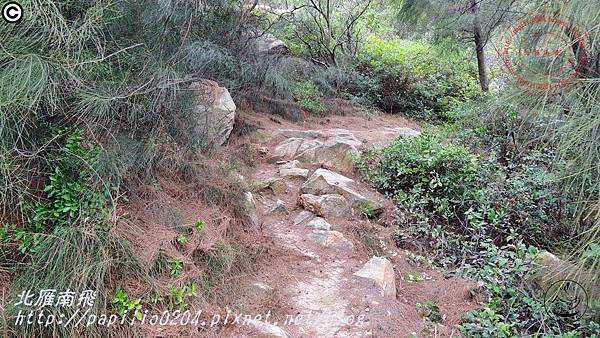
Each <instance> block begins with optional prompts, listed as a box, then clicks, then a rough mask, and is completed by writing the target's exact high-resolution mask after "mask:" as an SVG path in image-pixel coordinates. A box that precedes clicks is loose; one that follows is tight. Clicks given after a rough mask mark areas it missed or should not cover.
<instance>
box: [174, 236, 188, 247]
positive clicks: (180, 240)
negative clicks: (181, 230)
mask: <svg viewBox="0 0 600 338" xmlns="http://www.w3.org/2000/svg"><path fill="white" fill-rule="evenodd" d="M176 241H177V243H178V244H179V245H185V243H187V237H185V235H184V234H179V235H177V238H176Z"/></svg>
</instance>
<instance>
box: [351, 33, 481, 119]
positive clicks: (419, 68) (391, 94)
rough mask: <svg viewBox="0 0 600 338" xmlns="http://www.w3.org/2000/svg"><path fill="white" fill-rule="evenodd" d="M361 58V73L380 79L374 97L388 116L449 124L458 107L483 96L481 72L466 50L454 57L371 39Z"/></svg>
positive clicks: (423, 45)
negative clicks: (449, 115)
mask: <svg viewBox="0 0 600 338" xmlns="http://www.w3.org/2000/svg"><path fill="white" fill-rule="evenodd" d="M359 58H360V61H361V66H360V70H361V72H362V73H363V74H364V75H366V76H368V77H371V78H376V79H378V86H377V87H374V88H373V90H374V93H373V96H374V97H375V102H376V104H377V106H378V107H379V108H380V109H382V110H383V111H387V112H402V113H405V114H407V115H409V116H414V117H419V118H426V119H445V118H447V116H446V115H445V112H446V111H447V110H449V109H450V107H452V106H453V105H454V104H456V103H457V102H463V101H466V100H469V99H472V98H475V97H476V96H477V95H479V93H480V91H479V88H478V85H477V73H476V68H475V67H474V65H473V64H472V63H471V62H469V61H468V59H467V57H466V54H465V51H463V52H460V53H456V52H453V53H449V52H445V51H444V50H443V49H442V48H438V47H436V46H435V45H431V44H428V43H425V42H421V41H408V40H402V39H399V38H393V39H382V38H380V37H377V36H375V35H371V36H369V37H368V39H367V41H366V42H365V45H364V50H363V51H362V53H361V54H360V56H359Z"/></svg>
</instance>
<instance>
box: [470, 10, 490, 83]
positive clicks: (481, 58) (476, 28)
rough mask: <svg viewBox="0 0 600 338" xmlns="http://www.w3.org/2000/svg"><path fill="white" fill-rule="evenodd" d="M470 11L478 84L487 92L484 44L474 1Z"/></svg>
mask: <svg viewBox="0 0 600 338" xmlns="http://www.w3.org/2000/svg"><path fill="white" fill-rule="evenodd" d="M471 11H472V12H473V38H474V39H475V52H476V53H477V68H478V69H479V84H480V85H481V90H483V91H484V92H487V91H488V90H489V84H488V79H487V73H486V68H485V53H484V51H483V48H484V47H485V43H484V41H483V37H482V36H481V23H480V22H479V9H478V5H477V2H476V1H475V0H474V1H473V2H472V4H471Z"/></svg>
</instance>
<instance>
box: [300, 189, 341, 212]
mask: <svg viewBox="0 0 600 338" xmlns="http://www.w3.org/2000/svg"><path fill="white" fill-rule="evenodd" d="M298 203H299V204H300V205H302V206H303V207H304V209H306V210H308V211H310V212H312V213H314V214H315V215H319V216H323V217H344V216H347V215H348V212H349V211H350V206H349V205H348V201H346V198H345V197H344V196H342V195H338V194H326V195H321V196H317V195H312V194H302V195H300V197H299V198H298Z"/></svg>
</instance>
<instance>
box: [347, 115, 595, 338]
mask: <svg viewBox="0 0 600 338" xmlns="http://www.w3.org/2000/svg"><path fill="white" fill-rule="evenodd" d="M459 115H460V114H459ZM507 118H510V116H508V117H507ZM499 120H502V119H497V121H499ZM466 121H473V119H472V118H471V119H468V118H467V119H466ZM507 121H508V122H507ZM499 123H500V122H499ZM502 123H513V122H511V120H510V119H508V120H504V122H502ZM467 125H468V126H469V127H470V128H468V127H466V126H467ZM496 127H497V125H494V124H486V125H484V124H480V125H476V126H473V125H472V124H471V125H469V123H468V122H467V123H465V124H463V125H458V126H456V127H453V126H445V127H439V128H438V129H437V130H436V129H433V128H430V129H428V130H425V131H424V132H423V133H422V134H421V135H420V136H416V137H401V138H399V139H397V140H396V141H395V142H394V143H392V144H391V145H389V146H386V147H384V148H382V149H378V150H373V151H370V152H367V153H365V154H364V155H363V156H362V157H361V158H360V159H359V160H358V163H357V165H358V168H359V171H360V172H361V174H362V176H363V177H364V178H365V179H366V180H368V181H369V182H370V183H371V184H372V185H373V186H374V187H376V188H377V189H379V190H380V191H382V192H383V193H385V194H387V195H388V196H390V197H392V198H393V199H395V200H396V201H397V203H398V205H399V206H400V208H401V212H400V213H399V215H398V221H397V225H396V228H395V230H394V235H393V237H394V240H395V242H396V244H397V245H398V246H400V247H413V248H414V247H415V246H416V247H417V248H420V249H421V250H422V251H426V252H430V253H431V254H432V256H433V261H434V263H435V264H436V265H438V266H441V267H444V268H445V269H447V270H450V271H454V272H453V274H455V275H458V276H462V277H467V278H471V279H474V280H477V281H478V282H479V283H480V289H479V292H481V293H483V294H484V295H485V297H487V298H488V301H487V302H486V303H485V306H484V308H483V309H482V310H477V311H474V312H471V313H469V314H468V316H467V317H466V318H465V321H464V323H463V324H462V325H461V326H460V328H461V332H462V333H463V334H464V335H466V336H482V337H512V336H515V335H522V334H534V335H537V334H545V335H548V334H555V335H561V334H567V333H568V334H570V335H575V336H577V335H584V334H589V333H591V332H594V330H595V328H596V326H597V324H596V322H597V319H594V314H593V312H594V311H595V310H594V311H592V310H590V311H589V312H588V315H587V317H585V318H583V319H582V320H575V319H573V318H568V319H564V318H552V317H549V314H548V313H547V312H546V311H545V309H544V307H543V300H542V299H541V297H542V293H543V290H538V289H536V288H535V287H533V286H532V285H531V283H528V282H527V278H526V277H527V276H528V275H529V274H531V273H533V272H534V271H535V270H536V268H537V267H536V264H535V263H534V259H535V257H536V255H537V253H538V252H539V250H541V249H549V250H551V251H557V250H558V251H559V252H560V250H569V246H565V243H568V242H567V241H566V239H568V236H569V235H570V234H571V233H570V229H569V228H568V227H566V226H564V224H568V222H570V218H569V215H571V214H572V213H573V209H572V205H573V203H572V201H573V200H574V199H575V197H574V196H572V195H569V194H568V192H566V191H564V189H561V186H560V184H559V183H560V180H559V179H558V177H559V176H558V175H559V172H560V171H559V170H560V168H559V167H558V166H559V165H560V162H555V161H553V156H552V153H551V151H552V149H551V148H550V149H549V148H537V149H536V148H530V149H527V150H526V151H525V152H517V151H515V149H514V148H513V147H511V145H510V144H508V145H507V144H503V142H504V140H506V136H505V135H504V134H503V133H505V132H507V130H510V129H506V128H498V129H494V128H496ZM477 128H482V129H483V130H481V129H480V130H478V129H477ZM495 131H500V132H499V133H494V132H495ZM478 135H486V137H488V138H487V139H485V138H482V137H479V136H478ZM448 138H450V141H448V140H447V139H448ZM482 149H485V152H484V151H482ZM591 287H594V286H591ZM595 321H596V322H595Z"/></svg>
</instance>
